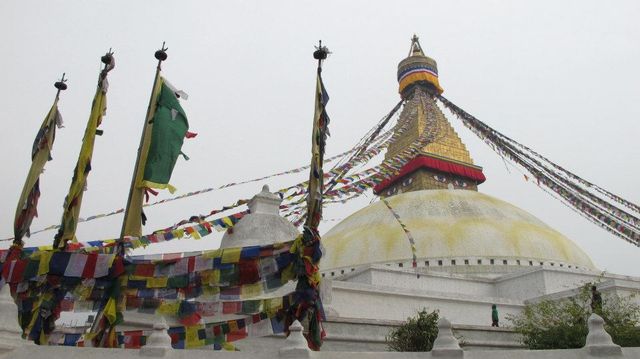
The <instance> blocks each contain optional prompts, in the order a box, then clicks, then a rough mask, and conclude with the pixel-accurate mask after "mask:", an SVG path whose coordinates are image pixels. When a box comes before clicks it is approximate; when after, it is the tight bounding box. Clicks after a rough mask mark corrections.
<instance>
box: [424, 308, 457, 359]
mask: <svg viewBox="0 0 640 359" xmlns="http://www.w3.org/2000/svg"><path fill="white" fill-rule="evenodd" d="M431 355H432V356H433V357H438V358H462V357H463V356H464V352H463V351H462V349H461V348H460V345H459V344H458V339H456V338H455V337H454V336H453V332H452V331H451V322H449V321H448V320H447V318H444V317H442V318H440V319H439V320H438V337H437V338H436V340H435V341H434V342H433V349H431Z"/></svg>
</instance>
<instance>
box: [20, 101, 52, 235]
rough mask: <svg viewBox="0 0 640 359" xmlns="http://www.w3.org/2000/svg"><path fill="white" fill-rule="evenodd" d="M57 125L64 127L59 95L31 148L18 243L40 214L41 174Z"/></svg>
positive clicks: (48, 155) (49, 153) (49, 152)
mask: <svg viewBox="0 0 640 359" xmlns="http://www.w3.org/2000/svg"><path fill="white" fill-rule="evenodd" d="M56 127H58V128H60V127H62V116H61V115H60V112H59V111H58V97H56V99H55V101H54V102H53V106H51V109H50V110H49V113H48V114H47V116H46V117H45V118H44V121H42V125H40V130H38V134H37V135H36V138H35V140H34V141H33V147H32V150H31V168H29V173H28V174H27V179H26V180H25V183H24V187H23V188H22V193H21V194H20V199H19V200H18V206H17V208H16V215H15V219H14V222H13V235H14V241H15V242H16V243H22V237H23V236H24V235H27V237H28V236H29V235H30V232H29V227H30V226H31V221H33V217H37V216H38V210H37V206H38V199H39V198H40V174H41V173H42V172H43V171H44V165H45V163H47V161H50V160H51V148H52V147H53V142H54V140H55V138H56Z"/></svg>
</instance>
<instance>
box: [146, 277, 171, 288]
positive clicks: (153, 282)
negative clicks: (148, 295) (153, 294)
mask: <svg viewBox="0 0 640 359" xmlns="http://www.w3.org/2000/svg"><path fill="white" fill-rule="evenodd" d="M168 281H169V278H167V277H158V278H147V288H166V287H167V282H168Z"/></svg>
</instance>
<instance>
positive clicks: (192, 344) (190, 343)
mask: <svg viewBox="0 0 640 359" xmlns="http://www.w3.org/2000/svg"><path fill="white" fill-rule="evenodd" d="M201 328H202V326H201V325H195V326H192V327H186V328H185V329H186V335H185V342H186V346H187V348H199V347H201V346H203V345H204V340H202V339H200V338H199V337H198V331H199V330H200V329H201Z"/></svg>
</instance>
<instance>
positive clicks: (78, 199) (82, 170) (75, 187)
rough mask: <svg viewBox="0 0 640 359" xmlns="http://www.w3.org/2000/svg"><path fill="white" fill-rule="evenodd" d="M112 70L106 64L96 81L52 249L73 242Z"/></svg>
mask: <svg viewBox="0 0 640 359" xmlns="http://www.w3.org/2000/svg"><path fill="white" fill-rule="evenodd" d="M114 66H115V61H113V60H112V61H111V62H110V63H109V64H106V66H105V68H104V69H103V70H101V71H100V76H99V79H98V88H97V90H96V94H95V96H94V98H93V104H92V105H91V114H90V115H89V121H88V122H87V127H86V129H85V132H84V137H83V138H82V146H81V147H80V155H79V156H78V161H77V162H76V167H75V169H74V170H73V178H72V180H71V186H70V187H69V193H68V194H67V196H66V197H65V199H64V206H63V212H62V220H61V224H60V228H59V229H58V233H57V234H56V235H55V240H54V242H53V243H54V247H56V248H61V249H62V248H65V247H66V244H67V242H68V241H73V242H76V241H77V240H76V228H77V226H78V219H79V217H80V207H81V206H82V197H83V195H84V191H85V189H86V186H87V177H88V176H89V171H91V157H92V156H93V147H94V144H95V139H96V134H97V132H98V127H99V126H100V123H101V122H102V117H103V116H104V114H105V111H106V109H107V89H108V82H107V73H108V72H109V71H111V70H112V69H113V68H114Z"/></svg>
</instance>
